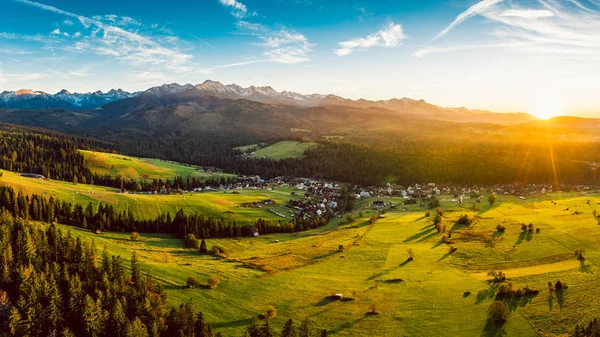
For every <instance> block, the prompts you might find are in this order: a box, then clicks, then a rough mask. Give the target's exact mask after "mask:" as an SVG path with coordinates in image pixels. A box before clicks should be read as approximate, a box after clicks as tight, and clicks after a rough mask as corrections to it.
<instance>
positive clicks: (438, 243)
mask: <svg viewBox="0 0 600 337" xmlns="http://www.w3.org/2000/svg"><path fill="white" fill-rule="evenodd" d="M442 243H444V241H442V240H440V241H438V242H436V243H434V244H433V246H431V249H434V248H437V247H439V246H441V245H442Z"/></svg>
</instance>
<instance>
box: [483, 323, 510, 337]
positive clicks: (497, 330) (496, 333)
mask: <svg viewBox="0 0 600 337" xmlns="http://www.w3.org/2000/svg"><path fill="white" fill-rule="evenodd" d="M504 336H506V329H505V328H504V322H496V321H493V320H489V319H488V321H487V323H486V324H485V326H484V327H483V330H482V331H481V337H504Z"/></svg>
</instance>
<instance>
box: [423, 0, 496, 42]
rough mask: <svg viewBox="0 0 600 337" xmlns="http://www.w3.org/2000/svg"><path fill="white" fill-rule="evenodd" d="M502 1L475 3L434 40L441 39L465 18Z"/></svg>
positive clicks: (485, 0) (489, 0) (491, 0)
mask: <svg viewBox="0 0 600 337" xmlns="http://www.w3.org/2000/svg"><path fill="white" fill-rule="evenodd" d="M500 2H502V0H483V1H481V2H478V3H476V4H475V5H473V6H471V7H469V9H467V10H466V11H464V12H462V13H460V14H459V15H458V16H457V17H456V18H455V19H454V21H452V23H451V24H450V25H449V26H448V27H446V28H445V29H444V30H442V31H441V32H440V33H439V34H438V35H437V36H436V37H435V38H434V40H437V39H439V38H440V37H442V36H444V35H446V34H448V33H449V32H450V31H451V30H452V29H453V28H454V27H456V26H458V25H460V24H461V23H462V22H464V21H465V20H467V19H468V18H471V17H473V16H476V15H478V14H481V13H483V12H484V11H485V10H487V9H488V8H490V7H492V6H494V5H496V4H498V3H500Z"/></svg>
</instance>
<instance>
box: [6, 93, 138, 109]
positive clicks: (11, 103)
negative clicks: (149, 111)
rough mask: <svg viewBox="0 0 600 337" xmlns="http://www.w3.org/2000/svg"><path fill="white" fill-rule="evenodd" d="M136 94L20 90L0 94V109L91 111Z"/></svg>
mask: <svg viewBox="0 0 600 337" xmlns="http://www.w3.org/2000/svg"><path fill="white" fill-rule="evenodd" d="M137 94H138V93H129V92H126V91H123V90H121V89H118V90H115V89H113V90H110V91H109V92H106V93H103V92H102V91H96V92H88V93H70V92H69V91H68V90H65V89H63V90H61V91H60V92H58V93H56V94H49V93H46V92H43V91H33V90H31V89H21V90H17V91H4V92H2V93H0V108H7V109H55V108H58V109H73V110H93V109H96V108H98V107H100V106H102V105H104V104H107V103H111V102H114V101H118V100H121V99H125V98H130V97H134V96H136V95H137Z"/></svg>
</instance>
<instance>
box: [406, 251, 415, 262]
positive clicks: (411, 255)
mask: <svg viewBox="0 0 600 337" xmlns="http://www.w3.org/2000/svg"><path fill="white" fill-rule="evenodd" d="M406 252H407V253H408V260H410V261H412V260H414V258H415V252H414V251H413V250H412V248H408V249H407V250H406Z"/></svg>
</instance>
